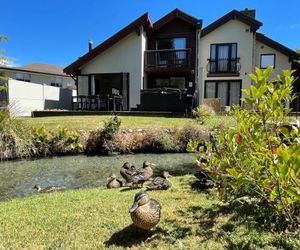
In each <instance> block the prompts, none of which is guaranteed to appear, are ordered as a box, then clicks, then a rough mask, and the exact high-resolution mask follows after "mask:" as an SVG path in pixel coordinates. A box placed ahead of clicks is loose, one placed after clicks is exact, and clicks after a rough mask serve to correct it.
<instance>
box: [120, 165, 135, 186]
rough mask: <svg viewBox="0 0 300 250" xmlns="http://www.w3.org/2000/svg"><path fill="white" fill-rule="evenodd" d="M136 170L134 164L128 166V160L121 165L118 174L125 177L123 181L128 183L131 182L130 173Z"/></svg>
mask: <svg viewBox="0 0 300 250" xmlns="http://www.w3.org/2000/svg"><path fill="white" fill-rule="evenodd" d="M135 172H136V169H135V167H134V166H130V164H129V163H128V162H125V163H124V164H123V166H122V167H121V170H120V174H121V176H122V177H123V178H124V179H125V181H126V182H127V183H128V182H129V183H130V182H132V174H133V173H135Z"/></svg>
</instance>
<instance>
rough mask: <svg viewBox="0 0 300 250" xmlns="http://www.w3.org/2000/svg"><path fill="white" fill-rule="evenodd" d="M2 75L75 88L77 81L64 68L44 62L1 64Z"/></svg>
mask: <svg viewBox="0 0 300 250" xmlns="http://www.w3.org/2000/svg"><path fill="white" fill-rule="evenodd" d="M0 75H2V76H4V77H7V78H11V79H14V80H18V81H25V82H33V83H39V84H45V85H49V86H55V87H62V88H70V89H75V81H74V79H73V78H72V77H70V76H69V75H67V74H66V73H64V72H63V68H62V67H59V66H56V65H49V64H44V63H31V64H28V65H24V66H22V67H8V66H1V65H0Z"/></svg>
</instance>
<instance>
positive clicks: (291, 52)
mask: <svg viewBox="0 0 300 250" xmlns="http://www.w3.org/2000/svg"><path fill="white" fill-rule="evenodd" d="M256 40H257V41H259V42H261V43H263V44H265V45H267V46H269V47H271V48H272V49H275V50H277V51H279V52H281V53H282V54H284V55H286V56H288V57H289V60H290V61H292V60H297V59H300V55H299V54H298V53H297V52H296V51H294V50H292V49H290V48H288V47H286V46H284V45H283V44H281V43H279V42H276V41H274V40H273V39H271V38H269V37H267V36H265V35H264V34H262V33H258V32H257V33H256Z"/></svg>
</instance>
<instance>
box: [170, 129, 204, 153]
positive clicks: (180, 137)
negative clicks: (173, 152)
mask: <svg viewBox="0 0 300 250" xmlns="http://www.w3.org/2000/svg"><path fill="white" fill-rule="evenodd" d="M208 134H209V132H208V131H206V130H203V128H200V127H199V126H192V125H186V126H184V127H182V128H179V129H176V130H175V131H174V133H173V137H174V140H175V143H176V147H177V151H178V152H186V149H187V145H188V143H189V141H190V140H192V139H194V140H197V141H199V142H201V143H203V144H204V143H205V142H206V141H208Z"/></svg>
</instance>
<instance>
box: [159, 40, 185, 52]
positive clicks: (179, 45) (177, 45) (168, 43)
mask: <svg viewBox="0 0 300 250" xmlns="http://www.w3.org/2000/svg"><path fill="white" fill-rule="evenodd" d="M156 49H157V50H161V49H186V38H185V37H178V38H163V39H158V40H156Z"/></svg>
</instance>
